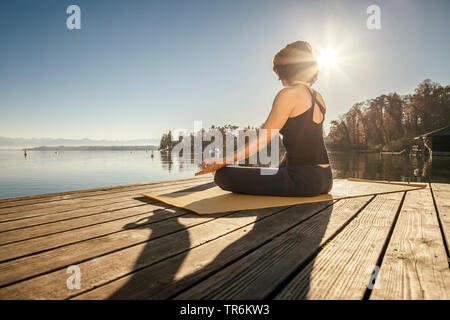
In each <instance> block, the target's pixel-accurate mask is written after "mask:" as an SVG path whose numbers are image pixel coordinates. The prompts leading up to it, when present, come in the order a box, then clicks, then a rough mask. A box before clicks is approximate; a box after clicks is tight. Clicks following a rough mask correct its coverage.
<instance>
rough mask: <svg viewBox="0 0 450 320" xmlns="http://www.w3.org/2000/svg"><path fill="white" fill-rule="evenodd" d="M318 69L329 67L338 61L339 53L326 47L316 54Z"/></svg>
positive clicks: (335, 64) (332, 66)
mask: <svg viewBox="0 0 450 320" xmlns="http://www.w3.org/2000/svg"><path fill="white" fill-rule="evenodd" d="M317 62H318V63H319V69H331V68H334V67H336V66H337V64H338V63H339V55H338V54H337V52H336V51H334V50H331V49H327V50H324V51H322V52H320V53H319V55H318V56H317Z"/></svg>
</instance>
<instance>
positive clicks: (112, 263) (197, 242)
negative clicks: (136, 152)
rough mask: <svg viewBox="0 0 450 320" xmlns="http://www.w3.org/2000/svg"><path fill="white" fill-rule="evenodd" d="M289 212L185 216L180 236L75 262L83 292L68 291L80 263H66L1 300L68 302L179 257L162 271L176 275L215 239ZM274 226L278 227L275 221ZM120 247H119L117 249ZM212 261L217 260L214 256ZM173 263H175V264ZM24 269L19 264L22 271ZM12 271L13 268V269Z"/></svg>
mask: <svg viewBox="0 0 450 320" xmlns="http://www.w3.org/2000/svg"><path fill="white" fill-rule="evenodd" d="M285 209H286V208H284V207H281V208H269V209H263V210H252V211H241V212H236V213H231V214H221V215H215V218H214V219H213V217H211V216H198V215H195V214H192V215H191V216H189V217H187V216H184V217H182V218H178V219H176V220H175V221H176V222H177V223H178V229H180V230H179V232H176V233H172V234H170V235H167V236H165V237H160V238H157V239H150V241H148V242H145V243H140V244H138V245H134V246H129V247H127V248H124V250H116V251H114V252H111V253H110V254H107V255H103V256H100V257H97V258H95V259H89V260H86V261H79V262H75V263H76V264H77V265H78V266H79V267H80V270H81V273H82V280H81V281H82V285H81V290H68V289H67V287H66V280H67V273H66V269H65V267H67V266H68V265H69V264H73V263H74V262H73V261H74V260H77V259H70V260H67V259H66V261H65V262H64V263H63V264H61V266H63V268H61V269H58V270H54V271H52V272H49V273H46V274H43V275H41V276H39V277H35V278H32V279H28V280H26V281H23V282H19V283H16V284H13V285H10V286H7V287H3V288H0V299H16V298H17V299H19V298H20V299H28V298H31V299H65V298H69V297H73V296H75V295H77V294H79V293H81V292H85V291H88V290H92V289H94V288H96V287H98V286H101V285H104V284H106V283H108V282H111V281H114V280H116V279H118V278H121V277H125V276H126V275H127V274H129V273H130V272H133V271H135V270H140V269H143V268H146V267H149V266H151V265H154V264H157V263H159V262H161V261H164V260H167V259H169V258H173V257H178V260H176V261H175V263H171V264H169V265H168V266H167V268H165V269H164V270H162V271H163V272H168V273H171V272H175V270H176V269H177V268H179V266H180V264H182V263H183V261H184V258H185V257H186V255H188V254H189V251H190V249H192V248H195V247H198V246H201V245H204V244H206V243H209V242H212V241H214V240H215V239H218V238H223V237H224V236H227V235H229V234H234V235H236V236H237V238H241V237H243V236H245V235H246V234H247V233H248V232H249V231H250V230H251V228H252V227H253V225H254V223H255V221H257V220H261V219H265V218H267V217H269V216H272V215H276V216H278V214H277V213H279V212H281V211H282V210H285ZM197 220H201V221H202V222H204V223H202V224H197V225H196V226H194V227H191V228H188V226H189V225H192V224H193V223H194V222H195V221H197ZM271 223H272V224H274V220H272V222H271ZM162 227H164V225H161V224H160V225H156V224H155V225H153V226H152V228H153V231H154V232H157V231H158V229H160V228H162ZM135 236H137V235H136V234H135V232H133V233H132V234H130V236H128V237H135ZM147 237H148V236H147ZM103 242H105V241H103ZM108 242H109V241H107V242H106V243H108ZM117 245H119V244H115V245H114V246H117ZM53 251H55V250H53ZM70 252H72V250H70ZM94 254H95V252H94ZM210 258H213V257H212V256H211V257H210ZM60 259H61V258H60ZM171 262H174V261H173V260H171ZM20 265H21V264H18V267H20ZM34 265H35V264H34ZM32 266H33V264H30V266H29V268H32ZM0 268H1V265H0ZM9 268H12V266H10V267H9ZM39 268H40V267H39ZM0 276H1V277H3V273H2V271H0ZM144 284H145V285H151V283H150V282H149V281H145V282H144ZM80 291H81V292H80Z"/></svg>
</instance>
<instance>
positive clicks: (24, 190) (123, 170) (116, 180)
mask: <svg viewBox="0 0 450 320" xmlns="http://www.w3.org/2000/svg"><path fill="white" fill-rule="evenodd" d="M150 154H151V153H150V152H148V153H146V152H145V151H133V152H130V151H64V152H58V153H57V154H55V153H54V152H53V151H29V153H28V156H27V157H26V158H24V155H23V152H22V151H0V198H7V197H16V196H22V195H32V194H42V193H49V192H61V191H69V190H77V189H87V188H96V187H105V186H114V185H120V184H131V183H142V182H150V181H158V180H168V179H179V178H188V177H193V174H194V173H195V172H196V171H198V170H199V166H197V165H194V164H186V163H184V164H180V163H171V162H170V161H169V157H168V156H167V155H164V154H160V153H159V152H155V153H154V158H151V157H150ZM330 158H331V164H332V168H333V173H334V177H335V178H348V177H354V178H364V179H375V180H395V181H417V182H429V181H432V182H447V183H450V157H440V158H437V157H436V158H433V161H431V162H430V161H426V160H424V159H422V158H418V159H415V158H413V159H410V158H409V157H406V156H393V155H390V156H387V155H386V156H380V155H379V154H377V153H369V154H367V153H334V152H333V153H330Z"/></svg>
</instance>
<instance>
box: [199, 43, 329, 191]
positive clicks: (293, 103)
mask: <svg viewBox="0 0 450 320" xmlns="http://www.w3.org/2000/svg"><path fill="white" fill-rule="evenodd" d="M273 71H274V72H275V74H276V75H277V76H278V78H279V80H281V83H282V84H283V86H284V88H283V89H282V90H281V91H280V92H279V93H278V94H277V96H276V97H275V100H274V102H273V106H272V110H271V112H270V114H269V116H268V118H267V120H266V122H265V123H264V125H263V126H262V129H267V137H266V136H265V135H262V137H261V136H260V137H258V138H257V139H254V140H253V141H251V142H250V143H249V144H247V145H246V146H244V147H242V148H240V149H238V150H237V151H236V152H235V153H234V154H232V155H230V156H227V157H225V158H224V159H222V161H218V159H207V160H205V161H204V162H203V164H202V167H203V170H202V171H200V172H198V173H196V175H199V174H204V173H208V172H214V171H217V172H216V173H215V176H214V181H215V182H216V184H217V185H218V186H220V187H221V188H222V189H225V190H228V191H233V192H238V193H247V194H257V195H273V196H316V195H319V194H322V193H328V192H330V190H331V188H332V185H333V176H332V172H331V167H330V164H329V159H328V154H327V150H326V148H325V144H324V141H323V127H322V124H323V121H324V117H325V110H326V108H325V103H324V101H323V98H322V96H321V95H320V94H319V93H318V92H316V91H314V90H313V89H312V88H311V85H312V84H313V83H314V82H315V81H316V80H317V76H318V73H319V71H318V65H317V61H316V59H315V57H314V55H313V52H312V48H311V46H310V45H309V43H307V42H304V41H296V42H293V43H290V44H288V45H287V46H286V47H285V48H283V49H282V50H281V51H280V52H278V53H277V54H276V55H275V56H274V58H273ZM273 131H275V132H278V131H279V132H280V133H281V134H282V135H283V144H284V146H285V147H286V154H285V155H284V157H283V159H282V160H281V162H280V166H279V168H272V170H274V172H273V173H274V174H267V172H266V174H261V173H262V172H261V168H255V167H229V166H227V165H229V164H232V163H234V162H236V161H240V160H243V159H245V158H247V157H250V156H251V155H252V153H250V152H249V150H253V151H254V152H258V151H260V150H262V149H264V147H266V145H267V143H268V142H269V141H270V140H271V139H272V138H274V137H275V135H274V134H271V133H273ZM269 170H270V169H269Z"/></svg>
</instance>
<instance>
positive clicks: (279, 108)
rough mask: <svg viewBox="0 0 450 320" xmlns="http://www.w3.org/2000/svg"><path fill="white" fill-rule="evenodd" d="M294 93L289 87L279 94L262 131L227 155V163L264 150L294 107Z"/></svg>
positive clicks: (225, 161)
mask: <svg viewBox="0 0 450 320" xmlns="http://www.w3.org/2000/svg"><path fill="white" fill-rule="evenodd" d="M292 93H293V92H292V91H291V90H290V89H289V88H284V89H283V90H281V91H280V92H279V93H278V94H277V96H276V97H275V99H274V102H273V105H272V110H271V111H270V113H269V116H268V117H267V119H266V121H265V122H264V124H263V125H262V126H261V129H263V131H261V133H260V134H259V136H257V137H256V139H253V140H252V141H249V143H247V144H246V145H245V146H242V147H241V148H239V149H238V150H237V151H236V152H234V154H232V155H230V156H228V157H225V158H224V163H225V164H231V163H233V162H238V161H241V160H244V159H247V158H249V157H251V156H252V155H254V154H255V153H258V152H259V151H261V150H263V149H264V148H265V147H266V146H267V145H268V144H269V142H270V141H272V139H273V138H275V137H276V135H277V134H278V131H279V130H280V129H281V128H282V127H283V126H284V124H285V123H286V121H287V119H288V118H289V115H290V114H291V111H292V108H293V104H292V100H293V99H292ZM264 133H266V134H264Z"/></svg>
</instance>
